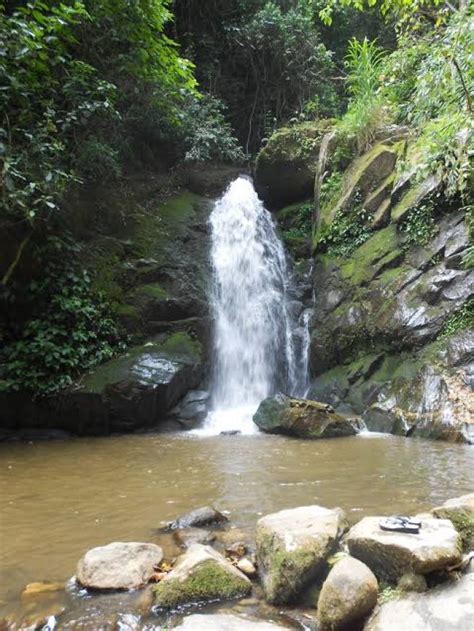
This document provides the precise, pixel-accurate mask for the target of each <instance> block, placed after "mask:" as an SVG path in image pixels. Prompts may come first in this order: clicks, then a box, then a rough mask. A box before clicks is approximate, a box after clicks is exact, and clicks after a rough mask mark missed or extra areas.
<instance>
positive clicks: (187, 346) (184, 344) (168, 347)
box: [161, 331, 202, 360]
mask: <svg viewBox="0 0 474 631" xmlns="http://www.w3.org/2000/svg"><path fill="white" fill-rule="evenodd" d="M161 350H162V351H163V353H165V354H166V355H170V356H176V357H181V356H185V357H191V358H193V359H195V360H197V359H199V358H200V357H201V352H202V347H201V344H200V342H199V341H198V340H195V339H193V338H192V337H191V336H190V335H188V334H187V333H185V332H183V331H178V332H177V333H172V334H171V335H169V336H168V337H167V338H166V340H165V341H164V342H163V343H162V344H161Z"/></svg>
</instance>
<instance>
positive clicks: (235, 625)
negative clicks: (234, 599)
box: [174, 613, 288, 631]
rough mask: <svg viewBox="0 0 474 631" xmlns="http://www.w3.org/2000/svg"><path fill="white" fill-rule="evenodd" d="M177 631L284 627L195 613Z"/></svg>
mask: <svg viewBox="0 0 474 631" xmlns="http://www.w3.org/2000/svg"><path fill="white" fill-rule="evenodd" d="M174 628H175V629H176V631H178V630H179V631H181V630H182V631H254V629H255V631H278V630H279V629H280V630H281V631H283V630H284V629H286V630H287V627H282V626H281V625H278V624H276V623H274V622H267V621H265V620H257V619H256V618H247V617H244V616H237V615H235V614H230V613H214V614H207V615H206V614H202V613H194V614H192V615H191V616H187V617H186V618H185V619H184V620H183V622H182V623H181V624H180V625H178V626H177V627H174ZM287 631H288V630H287Z"/></svg>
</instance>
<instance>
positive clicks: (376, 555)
mask: <svg viewBox="0 0 474 631" xmlns="http://www.w3.org/2000/svg"><path fill="white" fill-rule="evenodd" d="M383 519H384V517H364V519H362V520H361V521H360V522H358V523H357V524H356V525H355V526H353V527H352V528H351V529H350V531H349V533H348V535H347V538H346V542H347V545H348V547H349V551H350V553H351V555H352V556H354V557H356V558H358V559H360V560H361V561H363V562H364V563H365V564H366V565H368V566H369V567H370V569H371V570H372V571H373V572H374V573H375V574H376V576H377V577H378V578H382V579H386V580H388V581H396V580H398V579H399V578H400V577H401V576H402V575H403V574H406V573H407V572H413V573H415V574H428V573H429V572H433V571H434V570H442V569H444V568H447V567H449V566H451V565H456V564H457V563H460V562H461V560H462V553H461V539H460V536H459V534H458V533H457V531H456V530H455V528H454V526H453V524H452V523H451V522H450V521H449V520H448V519H423V520H422V526H421V528H420V531H419V533H418V534H410V533H403V532H391V531H385V530H382V529H381V528H380V525H379V523H380V521H381V520H383Z"/></svg>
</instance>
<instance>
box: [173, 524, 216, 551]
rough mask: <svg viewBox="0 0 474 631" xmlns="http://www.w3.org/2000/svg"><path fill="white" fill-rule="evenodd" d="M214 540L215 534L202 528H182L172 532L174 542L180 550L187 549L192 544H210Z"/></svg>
mask: <svg viewBox="0 0 474 631" xmlns="http://www.w3.org/2000/svg"><path fill="white" fill-rule="evenodd" d="M215 538H216V535H215V533H213V532H209V530H204V529H203V528H182V529H178V530H176V531H175V532H173V539H174V541H175V542H176V543H177V544H178V545H179V546H181V547H182V548H189V546H192V545H193V544H194V543H203V544H207V543H211V542H212V541H214V540H215Z"/></svg>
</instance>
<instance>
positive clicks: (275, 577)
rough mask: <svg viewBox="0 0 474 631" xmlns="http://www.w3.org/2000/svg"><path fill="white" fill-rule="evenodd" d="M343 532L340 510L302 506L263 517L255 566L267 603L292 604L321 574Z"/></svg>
mask: <svg viewBox="0 0 474 631" xmlns="http://www.w3.org/2000/svg"><path fill="white" fill-rule="evenodd" d="M346 529H347V523H346V520H345V515H344V512H343V511H342V510H341V509H339V508H335V509H328V508H323V507H322V506H301V507H299V508H293V509H290V510H283V511H280V512H279V513H273V514H272V515H266V516H265V517H262V518H261V519H260V520H259V521H258V522H257V533H256V544H257V562H258V568H259V571H260V574H261V577H262V582H263V589H264V592H265V598H266V599H267V600H268V602H270V603H273V604H283V603H288V602H291V601H293V600H295V599H296V598H297V597H298V596H299V595H300V593H301V591H302V590H303V589H305V588H306V587H307V586H308V585H309V584H310V583H311V582H312V581H313V580H316V579H317V578H318V576H319V575H320V574H321V572H322V571H323V570H324V568H325V566H326V559H327V557H328V556H329V555H330V554H331V553H332V552H333V551H334V549H335V547H336V545H337V543H338V541H339V539H340V537H341V535H342V534H343V532H344V531H345V530H346Z"/></svg>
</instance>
